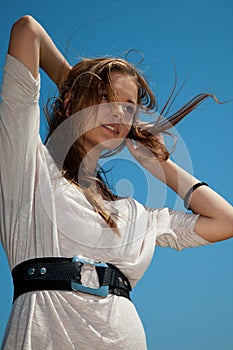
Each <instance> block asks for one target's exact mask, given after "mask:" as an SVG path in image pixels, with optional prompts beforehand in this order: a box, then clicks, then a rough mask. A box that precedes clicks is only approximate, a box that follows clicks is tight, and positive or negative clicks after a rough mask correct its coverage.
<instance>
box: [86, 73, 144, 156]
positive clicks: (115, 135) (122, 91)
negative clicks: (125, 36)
mask: <svg viewBox="0 0 233 350" xmlns="http://www.w3.org/2000/svg"><path fill="white" fill-rule="evenodd" d="M111 81H112V87H113V90H114V93H115V95H116V97H117V102H109V101H108V98H107V95H106V93H105V92H101V94H102V100H101V103H100V105H99V106H98V111H97V114H96V115H95V122H94V125H91V122H90V126H89V127H88V131H87V132H86V133H85V134H84V136H83V137H82V140H81V142H82V145H83V147H84V148H85V150H86V151H87V152H89V151H90V150H93V149H96V151H97V152H99V153H101V152H102V151H103V150H104V149H108V150H112V149H114V148H116V147H117V146H119V145H120V144H121V143H122V142H123V140H124V139H125V138H126V137H127V135H128V133H129V131H130V128H131V126H132V123H133V120H134V116H135V113H136V110H137V99H138V88H137V85H136V83H135V81H134V79H133V77H131V76H129V75H126V74H122V73H118V72H113V73H111ZM88 124H89V123H88Z"/></svg>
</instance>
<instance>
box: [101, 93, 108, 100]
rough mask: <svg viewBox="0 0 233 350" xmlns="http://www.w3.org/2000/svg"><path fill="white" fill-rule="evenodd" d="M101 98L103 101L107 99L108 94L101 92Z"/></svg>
mask: <svg viewBox="0 0 233 350" xmlns="http://www.w3.org/2000/svg"><path fill="white" fill-rule="evenodd" d="M101 100H102V101H103V102H106V101H108V95H107V94H106V93H103V94H102V95H101Z"/></svg>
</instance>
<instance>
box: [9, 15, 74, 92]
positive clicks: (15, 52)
mask: <svg viewBox="0 0 233 350" xmlns="http://www.w3.org/2000/svg"><path fill="white" fill-rule="evenodd" d="M8 53H9V54H10V55H12V56H14V57H15V58H17V59H18V60H19V61H21V62H22V63H23V64H24V65H25V66H26V67H27V68H28V69H29V70H30V72H31V73H32V75H33V76H34V77H35V78H36V77H37V76H38V70H39V67H41V68H42V69H43V70H44V71H45V72H46V73H47V75H48V76H49V77H50V78H51V79H52V80H53V81H54V83H55V84H56V85H57V86H58V87H59V85H60V84H61V81H62V80H63V79H64V77H65V76H66V74H67V73H68V71H69V70H70V69H71V66H70V65H69V63H68V62H67V61H66V59H65V58H64V57H63V55H62V54H61V53H60V51H59V50H58V49H57V48H56V46H55V45H54V43H53V41H52V40H51V38H50V37H49V35H48V34H47V33H46V31H45V30H44V28H43V27H42V26H41V25H40V24H39V23H38V22H37V21H36V20H35V19H34V18H32V17H31V16H24V17H22V18H20V19H19V20H18V21H17V22H16V23H15V24H14V25H13V27H12V30H11V36H10V43H9V48H8Z"/></svg>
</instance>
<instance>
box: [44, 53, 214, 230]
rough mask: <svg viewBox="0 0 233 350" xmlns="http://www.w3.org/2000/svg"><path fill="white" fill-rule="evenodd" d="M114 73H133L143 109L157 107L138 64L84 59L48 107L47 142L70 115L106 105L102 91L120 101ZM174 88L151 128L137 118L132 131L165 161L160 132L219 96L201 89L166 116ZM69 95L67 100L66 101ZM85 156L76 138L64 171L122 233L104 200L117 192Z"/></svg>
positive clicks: (101, 214) (101, 59)
mask: <svg viewBox="0 0 233 350" xmlns="http://www.w3.org/2000/svg"><path fill="white" fill-rule="evenodd" d="M113 72H119V73H121V74H125V75H128V76H131V77H132V79H133V81H134V82H135V84H136V86H137V89H138V101H137V104H138V106H139V107H140V108H141V109H142V110H143V111H145V112H148V113H151V112H152V113H153V112H156V111H157V109H158V107H157V101H156V98H155V96H154V94H153V92H152V90H151V89H150V87H149V84H148V82H147V81H146V79H145V78H144V76H143V74H142V73H141V72H140V71H139V70H138V69H136V67H135V66H133V65H132V64H130V63H129V62H127V61H126V60H123V59H117V58H107V57H103V58H93V59H83V60H81V61H80V62H79V63H77V64H76V65H74V66H73V67H72V69H71V70H70V72H69V73H68V75H67V77H66V79H65V80H64V82H63V83H62V85H61V86H60V91H59V92H60V96H59V97H58V98H56V100H55V102H54V103H53V104H52V108H49V105H47V107H46V117H47V120H48V123H49V132H48V135H47V138H46V141H47V140H48V139H49V138H50V136H51V135H52V133H53V132H54V131H55V130H56V129H57V127H58V126H59V125H61V124H62V123H63V122H64V121H65V120H66V119H67V115H73V114H74V113H77V112H79V111H81V110H83V109H85V108H87V107H90V106H93V105H98V104H99V103H101V99H102V96H101V91H106V92H107V96H108V101H109V102H114V101H117V97H116V95H115V93H114V90H113V87H112V82H111V73H113ZM175 89H176V81H175V84H174V88H173V90H172V92H171V94H170V96H169V98H168V100H167V102H166V103H165V105H164V107H163V108H162V110H161V112H160V113H159V115H160V116H159V117H158V118H157V120H156V121H155V122H154V124H153V126H152V127H151V128H150V129H149V130H148V129H146V128H142V127H140V126H139V123H137V122H134V123H133V125H132V127H131V129H130V131H129V134H128V137H129V138H130V139H132V140H135V141H139V142H141V143H142V144H143V145H144V146H145V147H146V148H147V149H149V150H150V151H151V152H152V153H153V154H154V155H155V157H156V158H157V159H158V160H159V161H166V160H167V159H168V158H169V156H170V153H169V151H168V150H167V148H166V146H165V145H164V144H163V142H162V141H161V139H160V138H159V137H158V135H159V134H161V133H167V132H168V130H169V129H170V128H171V127H172V126H175V125H176V124H177V123H178V122H179V121H180V120H182V119H183V118H184V117H185V116H186V115H187V114H188V113H190V112H191V111H192V110H193V109H195V108H196V107H197V106H198V105H199V104H200V103H201V102H202V101H204V100H205V99H206V98H208V97H213V98H214V99H215V100H216V101H217V99H216V98H215V96H213V95H211V94H207V93H201V94H199V95H197V96H195V97H194V98H192V99H191V100H190V101H188V102H187V103H186V104H185V105H184V106H183V107H182V108H180V109H179V110H178V111H177V112H176V113H174V114H172V115H171V116H169V117H166V118H164V117H163V114H164V113H165V112H166V110H167V111H168V110H169V109H170V106H171V104H172V103H173V100H174V93H175ZM68 95H69V99H68V102H67V103H64V102H65V100H66V98H67V96H68ZM123 147H124V143H123V144H122V145H120V146H118V147H117V148H116V149H115V150H114V151H107V153H106V155H105V156H108V155H111V154H114V153H117V152H119V151H120V150H121V149H122V148H123ZM85 155H86V151H85V149H84V147H83V146H82V144H81V142H79V140H77V141H75V142H74V143H73V144H72V146H71V147H70V149H69V151H68V153H67V155H66V157H65V160H64V163H63V165H62V175H63V176H64V177H65V178H66V179H67V180H68V181H69V182H70V183H72V184H74V185H76V186H78V187H79V188H80V189H81V190H82V191H83V193H84V194H85V196H86V198H87V199H88V200H89V202H90V203H91V204H92V206H93V207H94V210H95V211H96V212H97V213H98V214H99V215H100V216H101V217H102V218H103V219H104V221H105V222H106V224H107V225H108V226H110V227H111V228H112V229H113V230H115V231H116V232H118V229H117V223H116V221H117V220H116V217H115V215H114V214H112V213H110V212H109V211H108V210H107V209H106V206H105V204H104V202H103V199H105V200H116V199H117V196H115V195H114V194H113V193H112V192H111V190H110V187H109V185H108V183H107V182H106V179H105V180H104V179H103V177H102V176H101V170H100V171H98V172H97V173H96V176H90V174H88V173H87V172H85V169H84V170H83V169H81V163H82V161H83V159H84V157H85Z"/></svg>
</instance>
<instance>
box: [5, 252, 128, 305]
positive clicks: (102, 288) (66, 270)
mask: <svg viewBox="0 0 233 350" xmlns="http://www.w3.org/2000/svg"><path fill="white" fill-rule="evenodd" d="M83 265H90V266H92V267H93V268H95V269H96V272H97V276H98V279H99V288H91V287H88V286H86V285H84V284H82V280H81V277H82V276H81V269H82V266H83ZM12 277H13V283H14V301H15V299H16V298H17V297H18V296H19V295H21V294H23V293H27V292H31V291H38V290H67V291H80V292H84V293H89V294H93V295H98V296H100V297H106V296H107V295H108V293H111V294H115V295H118V296H123V297H125V298H128V299H129V300H131V299H130V293H129V292H130V291H131V290H132V289H131V286H130V282H129V281H128V279H127V277H125V276H124V275H123V273H122V272H121V271H120V270H119V269H118V268H117V267H116V266H114V265H112V264H109V263H103V262H97V261H94V260H92V259H89V258H84V257H81V256H75V257H73V258H60V257H48V258H47V257H46V258H38V259H31V260H27V261H24V262H22V263H20V264H19V265H17V266H15V267H14V268H13V270H12Z"/></svg>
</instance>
